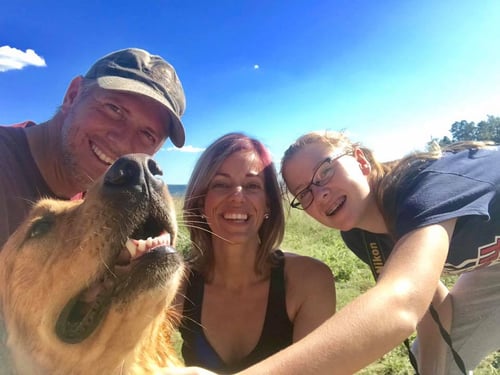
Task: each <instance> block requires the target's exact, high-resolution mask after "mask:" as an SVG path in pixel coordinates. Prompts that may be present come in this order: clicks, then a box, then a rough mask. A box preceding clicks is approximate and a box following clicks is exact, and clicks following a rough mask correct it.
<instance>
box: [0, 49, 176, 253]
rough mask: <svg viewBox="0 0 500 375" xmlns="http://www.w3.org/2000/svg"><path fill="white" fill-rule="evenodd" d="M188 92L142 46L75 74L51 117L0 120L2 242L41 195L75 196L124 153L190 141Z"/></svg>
mask: <svg viewBox="0 0 500 375" xmlns="http://www.w3.org/2000/svg"><path fill="white" fill-rule="evenodd" d="M184 109H185V97H184V91H183V88H182V85H181V82H180V81H179V78H178V77H177V74H176V72H175V70H174V68H173V67H172V66H171V65H170V64H169V63H168V62H166V61H165V60H164V59H163V58H161V57H160V56H157V55H151V54H150V53H149V52H147V51H145V50H141V49H136V48H129V49H124V50H119V51H116V52H113V53H110V54H109V55H106V56H104V57H102V58H101V59H99V60H98V61H97V62H96V63H95V64H94V65H93V66H92V67H91V68H90V70H89V71H88V72H87V74H85V76H83V77H82V76H78V77H76V78H74V79H73V80H72V81H71V83H70V85H69V87H68V89H67V91H66V94H65V96H64V99H63V103H62V105H61V106H60V108H59V110H58V111H57V113H56V114H55V115H54V117H53V118H51V119H50V120H48V121H46V122H44V123H41V124H38V125H35V124H34V123H33V122H30V121H28V122H24V123H21V124H16V125H13V126H0V218H1V219H0V248H1V246H3V244H4V243H5V241H6V240H7V238H8V236H9V235H10V234H11V233H12V232H13V231H14V230H15V229H16V227H17V226H18V225H19V224H20V222H21V221H22V220H23V218H24V217H25V216H26V214H27V212H28V211H29V208H30V205H31V203H32V202H34V201H37V200H38V199H40V198H41V197H55V198H60V199H71V198H72V197H74V196H75V195H76V194H78V193H80V192H83V191H85V190H86V189H87V187H88V186H89V184H90V183H91V182H92V181H94V180H96V179H97V178H98V177H100V176H101V175H102V174H103V173H104V171H105V170H106V169H107V167H108V166H109V165H110V164H112V163H113V161H115V160H116V159H117V158H118V157H120V156H122V155H124V154H129V153H146V154H150V155H152V154H154V153H155V152H157V151H158V150H159V149H160V147H161V145H162V144H163V143H164V142H165V140H166V139H167V138H169V137H170V139H171V141H172V143H173V144H174V145H175V146H177V147H182V146H183V145H184V139H185V134H184V127H183V125H182V123H181V120H180V117H181V116H182V114H183V113H184Z"/></svg>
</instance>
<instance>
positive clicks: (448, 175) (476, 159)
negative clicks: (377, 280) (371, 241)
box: [341, 148, 500, 273]
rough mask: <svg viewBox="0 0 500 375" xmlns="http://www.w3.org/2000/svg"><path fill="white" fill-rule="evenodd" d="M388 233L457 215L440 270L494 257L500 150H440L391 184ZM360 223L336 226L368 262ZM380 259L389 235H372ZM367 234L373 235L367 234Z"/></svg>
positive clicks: (497, 252)
mask: <svg viewBox="0 0 500 375" xmlns="http://www.w3.org/2000/svg"><path fill="white" fill-rule="evenodd" d="M394 194H395V196H394V197H393V199H395V205H394V212H391V213H389V214H390V215H391V216H392V215H393V216H392V217H393V218H394V223H395V224H394V238H395V240H397V239H398V238H401V237H402V236H404V235H405V234H407V233H409V232H411V231H412V230H414V229H417V228H421V227H424V226H427V225H432V224H436V223H440V222H443V221H446V220H449V219H453V218H457V223H456V226H455V230H454V232H453V236H452V239H451V243H450V249H449V252H448V257H447V259H446V263H445V268H444V270H445V271H446V272H450V273H461V272H463V271H469V270H472V269H474V268H477V267H483V266H487V265H490V264H492V263H495V262H499V260H500V150H499V149H498V148H488V149H470V150H463V151H459V152H456V153H452V152H445V153H444V155H443V156H442V157H441V158H440V159H437V160H435V161H432V162H428V163H427V164H426V165H425V167H423V168H422V170H421V171H419V172H418V173H416V174H415V175H412V176H411V178H406V179H405V178H404V177H403V178H402V180H401V181H400V183H399V185H398V186H397V187H396V188H395V190H394ZM363 232H365V233H366V231H363V230H361V229H353V230H350V231H347V232H342V233H341V234H342V237H343V239H344V241H345V242H346V244H347V246H348V247H349V248H350V249H351V250H352V251H353V252H354V253H355V254H356V255H358V257H360V258H361V259H362V260H363V261H364V262H366V263H368V264H370V256H369V251H368V250H367V244H366V238H365V237H364V236H363ZM372 236H376V241H378V242H379V245H380V248H381V252H382V254H381V256H382V257H383V258H385V259H387V257H388V256H389V254H390V252H391V251H392V248H393V245H394V241H393V240H392V238H391V237H390V236H388V235H373V234H372ZM372 238H373V237H372Z"/></svg>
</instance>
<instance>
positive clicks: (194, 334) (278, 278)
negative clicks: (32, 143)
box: [180, 250, 293, 374]
mask: <svg viewBox="0 0 500 375" xmlns="http://www.w3.org/2000/svg"><path fill="white" fill-rule="evenodd" d="M274 254H275V256H276V259H277V260H278V262H277V264H276V266H274V267H273V268H271V280H270V283H269V296H268V299H267V310H266V316H265V319H264V326H263V329H262V332H261V335H260V338H259V341H258V342H257V345H256V346H255V348H254V349H253V350H252V351H251V352H250V353H249V354H248V355H247V356H246V357H244V358H242V359H241V360H240V361H239V362H238V363H233V364H231V365H227V364H226V363H224V362H223V360H222V359H221V358H220V357H219V355H218V354H217V352H216V351H215V350H214V349H213V348H212V346H211V345H210V343H209V342H208V340H207V338H206V336H205V334H204V332H203V329H202V328H201V324H200V320H201V305H202V301H203V288H204V282H203V278H202V277H201V275H200V274H199V273H198V272H196V271H192V272H191V274H190V276H189V282H188V287H187V293H186V298H185V302H184V312H183V318H182V324H181V326H180V333H181V335H182V339H183V341H184V342H183V344H182V355H183V358H184V362H185V363H186V365H187V366H200V367H203V368H206V369H208V370H211V371H214V372H217V373H220V374H223V373H233V372H237V371H240V370H243V369H245V368H247V367H249V366H251V365H253V364H254V363H257V362H259V361H261V360H263V359H264V358H267V357H269V356H270V355H272V354H274V353H276V352H278V351H280V350H282V349H284V348H285V347H287V346H289V345H291V344H292V342H293V324H292V322H290V319H289V318H288V314H287V311H286V296H285V276H284V265H285V257H284V254H283V252H282V251H281V250H277V251H275V253H274Z"/></svg>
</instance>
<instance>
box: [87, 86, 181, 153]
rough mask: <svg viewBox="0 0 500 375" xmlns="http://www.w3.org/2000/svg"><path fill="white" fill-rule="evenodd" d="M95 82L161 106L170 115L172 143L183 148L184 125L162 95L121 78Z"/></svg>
mask: <svg viewBox="0 0 500 375" xmlns="http://www.w3.org/2000/svg"><path fill="white" fill-rule="evenodd" d="M96 81H97V84H98V85H99V87H101V88H103V89H107V90H119V91H127V92H132V93H135V94H140V95H144V96H147V97H149V98H151V99H154V100H155V101H157V102H158V103H160V104H162V105H163V106H164V107H166V108H167V109H168V112H169V113H170V119H171V121H170V123H169V129H168V133H169V134H168V135H169V137H170V139H171V141H172V143H173V144H174V145H175V146H176V147H182V146H184V142H185V140H186V134H185V132H184V125H183V124H182V122H181V119H180V118H179V116H177V114H176V113H175V110H174V109H173V108H172V104H170V102H169V101H168V100H167V99H166V98H165V97H164V96H163V95H162V94H159V93H158V92H157V91H155V90H154V89H152V88H151V87H150V86H148V85H146V84H144V83H142V82H139V81H136V80H133V79H128V78H123V77H116V76H105V77H99V78H97V79H96Z"/></svg>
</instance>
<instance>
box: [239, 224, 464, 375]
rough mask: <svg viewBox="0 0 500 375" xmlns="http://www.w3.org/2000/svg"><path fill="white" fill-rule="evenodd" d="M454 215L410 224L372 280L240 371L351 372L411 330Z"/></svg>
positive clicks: (433, 284) (430, 289) (288, 374)
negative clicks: (299, 335)
mask: <svg viewBox="0 0 500 375" xmlns="http://www.w3.org/2000/svg"><path fill="white" fill-rule="evenodd" d="M454 225H455V220H450V221H447V222H444V223H441V224H436V225H431V226H427V227H424V228H420V229H416V230H414V231H412V232H410V233H408V234H407V235H405V236H403V237H402V238H401V239H400V240H399V241H398V242H397V244H396V246H395V248H394V250H393V252H392V254H391V256H390V257H389V259H388V261H387V263H386V265H385V267H384V270H383V271H382V273H381V275H380V277H379V280H378V282H377V285H376V286H374V287H373V288H371V289H370V290H368V291H367V292H365V293H364V294H362V295H361V296H359V297H358V298H356V299H354V300H353V301H352V302H351V303H349V304H348V305H346V306H345V307H344V308H343V309H341V310H340V311H338V312H337V313H336V314H335V315H334V316H332V317H331V318H330V319H328V320H327V321H326V322H325V323H324V324H323V325H321V326H320V327H319V328H318V329H316V330H314V331H313V332H312V333H310V334H309V335H307V336H306V337H304V338H303V339H302V340H300V341H299V342H297V343H295V344H293V345H291V346H290V347H288V348H286V349H284V350H282V351H281V352H279V353H277V354H275V355H273V356H271V357H269V358H268V359H266V360H264V361H262V362H260V363H258V364H256V365H254V366H252V367H250V368H248V369H247V370H244V371H242V372H240V373H238V374H240V375H252V374H256V375H262V374H272V375H279V374H283V375H295V374H296V375H304V374H325V375H326V374H328V375H331V374H353V373H355V372H356V371H358V370H360V369H362V368H364V367H366V366H367V365H369V364H370V363H372V362H373V361H375V360H377V359H378V358H380V357H382V356H383V355H384V354H385V353H387V352H389V351H390V350H392V349H393V348H394V347H396V346H397V345H398V344H400V343H401V342H403V340H404V339H405V338H407V337H408V336H410V335H411V334H412V333H413V332H414V331H415V329H416V327H417V324H418V322H419V321H420V320H421V319H422V317H423V316H424V314H425V313H426V311H427V309H428V307H429V304H430V302H431V300H432V298H433V295H434V293H435V291H436V288H437V286H438V283H439V278H440V275H441V271H442V269H443V265H444V262H445V259H446V256H447V253H448V247H449V242H450V238H451V234H452V232H453V229H454Z"/></svg>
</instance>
